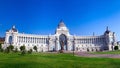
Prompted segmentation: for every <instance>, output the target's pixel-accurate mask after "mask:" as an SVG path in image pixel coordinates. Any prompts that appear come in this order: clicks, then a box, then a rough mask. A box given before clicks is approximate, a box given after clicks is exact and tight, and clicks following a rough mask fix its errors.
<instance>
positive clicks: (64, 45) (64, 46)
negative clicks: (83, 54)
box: [59, 34, 67, 50]
mask: <svg viewBox="0 0 120 68" xmlns="http://www.w3.org/2000/svg"><path fill="white" fill-rule="evenodd" d="M59 40H60V41H59V42H60V47H61V50H67V37H66V36H65V35H64V34H61V35H60V36H59Z"/></svg>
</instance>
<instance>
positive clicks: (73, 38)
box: [73, 37, 75, 56]
mask: <svg viewBox="0 0 120 68" xmlns="http://www.w3.org/2000/svg"><path fill="white" fill-rule="evenodd" d="M74 50H75V37H73V56H74Z"/></svg>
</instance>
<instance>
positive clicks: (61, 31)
mask: <svg viewBox="0 0 120 68" xmlns="http://www.w3.org/2000/svg"><path fill="white" fill-rule="evenodd" d="M55 34H56V35H61V34H65V35H70V34H69V30H68V28H67V27H66V25H65V24H64V22H63V20H61V21H60V22H59V24H58V27H57V29H56V31H55Z"/></svg>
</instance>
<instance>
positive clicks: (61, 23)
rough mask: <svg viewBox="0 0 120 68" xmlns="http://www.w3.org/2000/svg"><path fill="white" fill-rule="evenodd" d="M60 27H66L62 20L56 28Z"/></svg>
mask: <svg viewBox="0 0 120 68" xmlns="http://www.w3.org/2000/svg"><path fill="white" fill-rule="evenodd" d="M60 27H66V26H65V24H64V22H63V20H61V21H60V23H59V24H58V28H60Z"/></svg>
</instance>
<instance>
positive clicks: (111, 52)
mask: <svg viewBox="0 0 120 68" xmlns="http://www.w3.org/2000/svg"><path fill="white" fill-rule="evenodd" d="M90 53H92V54H120V50H116V51H105V52H90Z"/></svg>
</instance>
